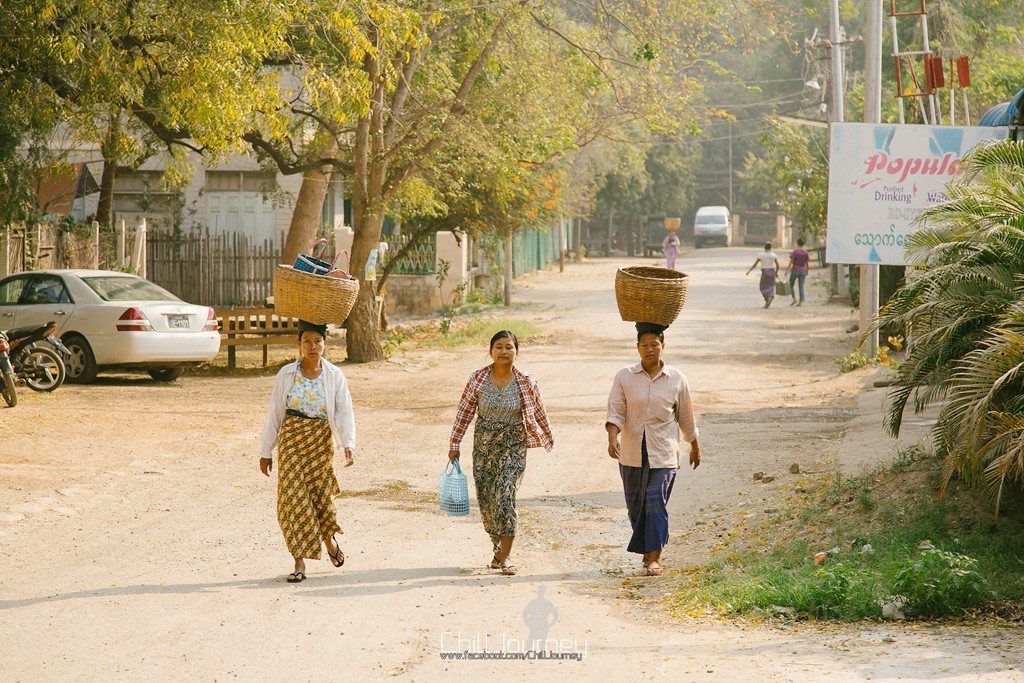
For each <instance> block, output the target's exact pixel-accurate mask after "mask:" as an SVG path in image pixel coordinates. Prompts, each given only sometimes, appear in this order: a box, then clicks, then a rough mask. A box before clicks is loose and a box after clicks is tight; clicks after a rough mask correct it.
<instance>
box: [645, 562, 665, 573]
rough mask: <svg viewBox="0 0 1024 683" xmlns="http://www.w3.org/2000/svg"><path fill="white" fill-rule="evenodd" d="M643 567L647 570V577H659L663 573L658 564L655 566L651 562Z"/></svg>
mask: <svg viewBox="0 0 1024 683" xmlns="http://www.w3.org/2000/svg"><path fill="white" fill-rule="evenodd" d="M644 566H645V567H646V568H647V576H661V573H662V572H663V571H664V570H663V569H662V568H661V565H660V564H655V563H653V562H652V563H651V564H648V565H644Z"/></svg>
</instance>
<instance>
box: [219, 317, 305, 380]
mask: <svg viewBox="0 0 1024 683" xmlns="http://www.w3.org/2000/svg"><path fill="white" fill-rule="evenodd" d="M214 315H216V316H217V322H218V323H219V324H220V343H221V346H226V347H228V369H229V370H234V369H235V349H236V348H238V347H239V346H262V347H263V367H267V362H268V358H267V351H268V349H269V347H271V346H288V345H291V346H295V345H296V344H297V343H298V334H299V320H298V318H279V317H278V316H277V315H276V314H275V313H274V309H273V308H215V309H214Z"/></svg>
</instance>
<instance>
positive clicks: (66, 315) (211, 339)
mask: <svg viewBox="0 0 1024 683" xmlns="http://www.w3.org/2000/svg"><path fill="white" fill-rule="evenodd" d="M51 320H53V321H55V322H56V323H57V334H58V336H59V337H60V338H61V340H62V341H63V342H64V345H65V346H67V347H68V349H69V350H70V351H71V360H70V361H69V362H68V368H67V370H68V380H69V381H72V382H91V381H93V380H94V379H95V378H96V373H97V372H98V371H99V370H101V369H106V368H132V369H142V370H147V371H148V372H149V374H150V375H151V376H152V377H153V379H157V380H162V381H165V382H171V381H173V380H175V379H177V378H178V377H180V376H181V373H182V372H184V370H185V368H186V367H188V366H190V365H194V364H196V363H202V362H207V361H210V360H212V359H213V358H214V356H216V355H217V352H218V351H219V350H220V333H219V332H218V331H217V319H216V316H215V314H214V311H213V309H212V308H209V307H207V306H194V305H192V304H188V303H185V302H184V301H182V300H181V299H179V298H178V297H176V296H174V295H173V294H171V293H170V292H168V291H167V290H166V289H163V288H162V287H159V286H157V285H155V284H153V283H152V282H150V281H149V280H146V279H143V278H141V277H138V276H136V275H129V274H127V273H120V272H117V271H112V270H40V271H33V272H28V273H18V274H16V275H11V276H10V277H6V278H4V279H3V280H0V329H4V330H10V329H15V328H19V327H28V326H30V325H43V324H45V323H47V322H49V321H51Z"/></svg>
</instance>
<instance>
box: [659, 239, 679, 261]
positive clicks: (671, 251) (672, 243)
mask: <svg viewBox="0 0 1024 683" xmlns="http://www.w3.org/2000/svg"><path fill="white" fill-rule="evenodd" d="M661 249H662V251H664V252H665V264H666V267H667V268H668V269H669V270H675V269H676V255H677V254H678V253H679V237H678V236H677V235H676V234H675V233H674V232H669V234H668V237H666V238H665V240H664V241H663V242H662V243H661Z"/></svg>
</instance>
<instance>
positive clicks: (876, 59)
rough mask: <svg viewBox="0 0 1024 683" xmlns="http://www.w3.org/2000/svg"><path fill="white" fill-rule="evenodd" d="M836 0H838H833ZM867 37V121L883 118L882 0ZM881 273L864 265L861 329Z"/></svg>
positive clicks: (873, 348)
mask: <svg viewBox="0 0 1024 683" xmlns="http://www.w3.org/2000/svg"><path fill="white" fill-rule="evenodd" d="M833 1H834V0H833ZM867 3H868V6H867V26H866V27H865V28H866V29H867V39H866V40H865V41H864V122H865V123H881V121H882V0H867ZM878 275H879V270H878V266H876V265H863V266H861V267H860V329H861V332H864V331H866V330H867V329H868V328H870V327H871V323H872V321H873V320H874V318H875V316H876V315H877V314H878V285H879V283H878ZM863 346H864V352H865V353H867V354H868V355H869V356H873V355H874V354H875V353H876V352H877V351H878V330H874V331H872V332H871V333H870V334H868V335H867V336H866V337H865V338H864V345H863Z"/></svg>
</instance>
